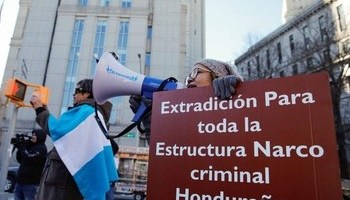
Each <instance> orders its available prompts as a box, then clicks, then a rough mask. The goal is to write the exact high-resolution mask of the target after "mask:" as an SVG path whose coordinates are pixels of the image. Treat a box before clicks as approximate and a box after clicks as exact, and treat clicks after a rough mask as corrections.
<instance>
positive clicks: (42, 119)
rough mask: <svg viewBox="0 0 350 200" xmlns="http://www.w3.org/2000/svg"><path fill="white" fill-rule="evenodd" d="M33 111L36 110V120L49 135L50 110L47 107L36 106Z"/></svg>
mask: <svg viewBox="0 0 350 200" xmlns="http://www.w3.org/2000/svg"><path fill="white" fill-rule="evenodd" d="M35 111H36V122H37V123H38V124H39V126H40V127H41V128H42V129H43V130H44V132H46V133H47V134H49V135H50V131H49V125H48V124H49V117H50V112H49V111H48V110H47V109H43V108H42V107H40V108H37V109H36V110H35Z"/></svg>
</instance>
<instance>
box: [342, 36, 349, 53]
mask: <svg viewBox="0 0 350 200" xmlns="http://www.w3.org/2000/svg"><path fill="white" fill-rule="evenodd" d="M343 52H344V53H350V39H347V40H345V41H344V42H343Z"/></svg>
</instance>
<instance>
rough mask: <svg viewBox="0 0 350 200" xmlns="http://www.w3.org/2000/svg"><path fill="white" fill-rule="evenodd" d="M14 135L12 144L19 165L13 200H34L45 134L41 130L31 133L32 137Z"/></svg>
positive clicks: (44, 158)
mask: <svg viewBox="0 0 350 200" xmlns="http://www.w3.org/2000/svg"><path fill="white" fill-rule="evenodd" d="M26 137H27V138H28V139H25V138H26ZM26 137H25V136H24V135H16V138H15V139H14V141H13V143H14V146H15V148H17V149H18V151H17V153H16V159H17V161H18V163H19V164H20V166H19V169H18V172H17V178H16V179H17V180H16V181H17V183H16V187H15V200H34V199H35V195H36V192H37V188H38V186H39V182H40V177H41V173H42V171H43V168H44V165H45V161H46V154H47V148H46V146H45V140H46V133H45V132H44V131H43V130H42V129H35V130H33V131H32V136H31V137H30V136H26Z"/></svg>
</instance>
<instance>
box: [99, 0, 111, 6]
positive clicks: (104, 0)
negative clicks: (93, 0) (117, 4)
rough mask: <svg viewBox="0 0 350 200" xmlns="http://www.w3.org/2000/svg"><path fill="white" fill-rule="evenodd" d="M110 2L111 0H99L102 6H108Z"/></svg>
mask: <svg viewBox="0 0 350 200" xmlns="http://www.w3.org/2000/svg"><path fill="white" fill-rule="evenodd" d="M110 3H111V0H101V6H102V7H108V6H109V4H110Z"/></svg>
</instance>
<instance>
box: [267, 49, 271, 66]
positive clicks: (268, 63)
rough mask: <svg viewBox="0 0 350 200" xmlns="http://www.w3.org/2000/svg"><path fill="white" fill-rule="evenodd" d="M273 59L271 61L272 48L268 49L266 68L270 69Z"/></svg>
mask: <svg viewBox="0 0 350 200" xmlns="http://www.w3.org/2000/svg"><path fill="white" fill-rule="evenodd" d="M270 65H271V61H270V50H269V49H267V50H266V68H267V69H270Z"/></svg>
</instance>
